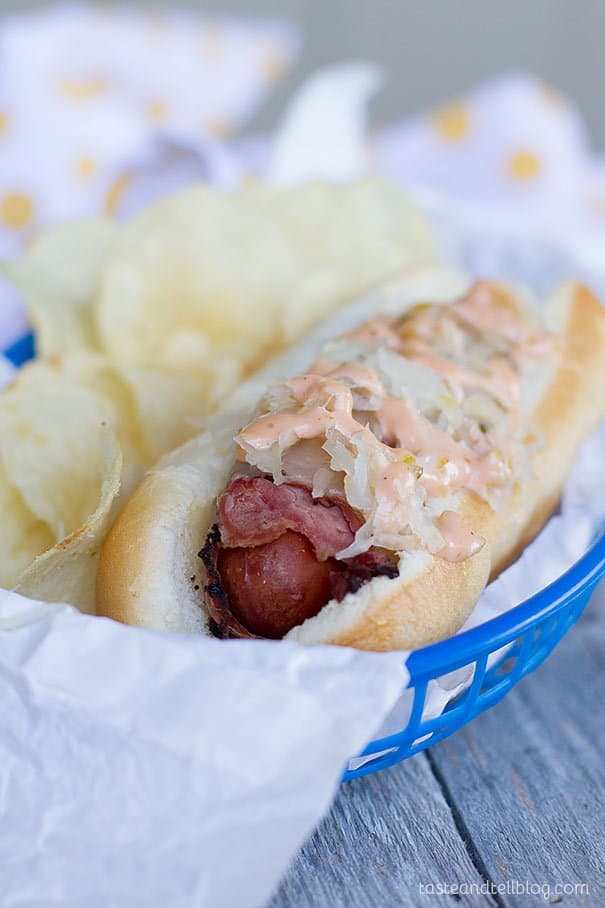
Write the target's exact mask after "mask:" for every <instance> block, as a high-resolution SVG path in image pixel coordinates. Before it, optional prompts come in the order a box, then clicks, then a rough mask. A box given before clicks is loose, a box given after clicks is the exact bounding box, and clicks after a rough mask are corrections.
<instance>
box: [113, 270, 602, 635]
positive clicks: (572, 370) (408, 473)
mask: <svg viewBox="0 0 605 908" xmlns="http://www.w3.org/2000/svg"><path fill="white" fill-rule="evenodd" d="M338 322H339V323H340V324H338V328H340V330H336V331H335V330H334V327H335V323H338ZM331 334H332V340H328V338H329V337H330V335H331ZM334 336H335V339H334ZM604 353H605V313H604V312H603V310H602V309H601V306H600V304H599V303H598V301H597V300H596V299H595V298H594V297H593V296H592V295H591V294H590V293H589V292H588V291H587V290H586V289H585V288H582V287H580V286H578V285H573V284H569V285H566V286H565V287H562V288H561V289H560V290H558V291H557V292H556V293H555V294H553V296H552V297H551V298H550V299H549V300H548V301H547V302H546V303H545V304H544V305H542V306H538V305H537V304H536V303H535V301H533V300H532V298H531V297H530V295H529V294H527V292H525V291H521V290H519V289H517V288H513V287H509V286H507V285H504V284H501V283H498V282H491V281H478V282H475V283H473V284H471V283H470V282H468V281H466V280H465V279H464V278H461V277H459V276H457V275H455V274H453V273H452V272H451V271H449V270H448V269H432V270H431V271H430V272H425V273H417V274H415V275H409V276H407V277H405V278H403V279H402V280H400V281H399V282H394V283H393V284H391V285H389V286H388V287H386V288H383V289H381V290H378V291H376V292H375V293H374V294H372V295H370V297H369V298H367V299H366V300H363V301H357V302H356V303H354V304H352V305H351V306H350V307H348V309H345V310H342V311H341V312H340V313H338V315H337V316H336V317H334V318H333V319H331V320H330V322H329V323H328V324H326V325H325V326H324V327H323V328H320V329H319V331H318V332H316V335H315V336H314V337H313V338H312V339H311V340H310V342H309V344H308V345H306V346H305V347H303V348H300V349H299V350H298V351H294V352H291V353H290V354H289V355H287V356H286V357H282V358H281V360H279V361H276V362H275V363H274V364H273V365H271V366H270V367H269V368H268V369H267V370H265V372H264V374H262V375H260V376H258V377H257V378H256V379H254V380H252V381H251V382H249V383H248V384H247V385H245V386H244V387H243V388H242V389H241V390H240V391H239V392H238V394H236V395H235V397H234V398H233V400H232V401H231V402H230V404H228V405H227V406H226V408H225V412H224V413H223V414H222V415H219V416H217V417H216V418H215V419H214V420H213V421H212V422H211V423H210V424H209V425H208V427H207V429H206V431H205V432H204V433H202V435H200V436H199V437H198V438H197V439H195V440H194V441H193V442H189V443H188V444H187V445H185V446H184V447H183V448H181V449H179V450H178V451H176V452H175V453H174V454H173V455H170V456H169V457H168V458H167V459H165V460H164V461H163V462H162V463H160V465H159V466H158V468H157V469H156V470H154V471H151V472H150V473H149V474H148V476H147V477H146V478H145V480H144V481H143V483H142V485H141V486H140V488H139V489H138V490H137V492H136V493H135V496H134V497H133V499H132V500H131V501H130V502H129V504H128V505H127V506H126V508H125V509H124V511H123V512H122V514H121V515H120V517H119V518H118V520H117V522H116V524H115V525H114V527H113V528H112V531H111V532H110V534H109V536H108V539H107V541H106V543H105V545H104V548H103V552H102V555H101V562H100V567H99V573H98V577H97V607H98V611H99V613H100V614H104V615H108V616H110V617H115V618H117V619H119V620H123V621H127V622H130V623H138V624H143V625H145V626H152V627H162V628H168V629H170V628H172V629H175V630H194V631H202V632H209V633H212V634H214V635H215V636H219V637H223V638H226V637H260V638H271V639H279V638H282V637H287V638H288V639H294V640H298V641H299V642H302V643H321V642H328V643H336V644H343V645H353V646H358V647H361V648H365V649H377V650H380V649H392V648H410V647H415V646H419V645H423V644H425V643H428V642H431V641H433V640H436V639H440V638H442V637H444V636H447V635H448V634H451V633H453V632H455V631H456V630H457V629H458V628H459V627H460V626H461V624H462V623H463V622H464V620H465V619H466V617H467V616H468V614H469V613H470V611H471V610H472V608H473V606H474V604H475V603H476V601H477V599H478V597H479V595H480V594H481V592H482V590H483V588H484V587H485V585H486V583H487V582H488V580H489V578H490V577H494V576H496V574H497V573H498V572H499V571H500V570H501V569H502V568H503V567H505V566H506V565H507V564H508V563H509V562H510V561H511V560H512V559H514V558H515V557H516V555H517V554H518V552H519V551H520V550H521V549H522V547H523V546H524V545H525V544H527V542H528V541H529V540H530V539H531V538H532V537H533V536H534V535H535V534H536V532H538V530H539V529H540V527H541V526H542V524H543V523H544V521H545V520H546V519H547V517H548V515H549V514H550V512H551V510H552V508H553V507H554V505H555V504H556V501H557V498H558V495H559V491H560V487H561V484H562V482H563V481H564V478H565V475H566V473H567V471H568V469H569V465H570V463H571V459H572V457H573V454H574V452H575V450H576V448H577V446H578V444H579V443H580V441H581V440H582V439H583V438H584V437H585V436H586V434H587V433H588V432H589V431H590V430H591V428H592V427H593V426H594V425H595V424H596V422H597V421H598V420H599V419H600V418H601V417H602V416H603V414H604V413H605V356H604ZM288 367H290V368H288ZM288 373H289V375H290V377H286V378H284V377H283V376H284V375H288Z"/></svg>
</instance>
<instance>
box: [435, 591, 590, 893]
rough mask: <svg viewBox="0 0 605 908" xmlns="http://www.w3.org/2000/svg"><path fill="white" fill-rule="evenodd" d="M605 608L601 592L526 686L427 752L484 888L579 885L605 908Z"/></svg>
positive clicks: (516, 689)
mask: <svg viewBox="0 0 605 908" xmlns="http://www.w3.org/2000/svg"><path fill="white" fill-rule="evenodd" d="M604 605H605V589H602V591H599V596H598V599H595V600H593V602H591V604H590V605H589V608H588V610H587V612H586V613H585V615H584V617H583V618H582V619H581V620H580V621H579V622H578V624H577V625H576V626H575V627H574V628H572V630H571V631H570V632H569V633H568V634H567V635H566V637H565V638H564V639H563V641H562V642H561V643H560V645H559V647H558V649H557V650H555V652H554V653H553V654H552V656H551V657H550V659H548V660H547V661H546V662H545V663H544V664H543V666H542V667H541V668H540V669H539V670H538V671H537V672H536V673H535V674H534V675H533V676H530V677H528V678H527V679H525V680H524V681H523V682H521V683H520V684H519V685H518V686H517V687H516V688H515V689H514V690H513V691H512V692H511V693H510V694H509V695H508V696H507V697H505V699H504V700H503V701H502V703H501V704H500V705H499V706H498V707H496V708H495V709H493V710H491V712H488V713H486V714H485V715H484V716H482V717H481V719H480V720H479V721H477V722H475V723H472V724H470V725H468V726H466V727H465V728H464V729H462V730H461V732H460V733H459V734H458V735H455V736H453V737H452V738H449V739H448V740H447V741H444V742H443V743H442V744H441V745H439V746H437V747H435V748H434V749H433V750H432V751H431V752H430V760H431V763H432V765H433V768H434V770H435V771H436V773H437V775H438V777H439V778H440V780H441V782H442V784H443V786H444V790H445V791H446V793H447V796H448V798H449V799H450V800H451V802H452V803H454V804H455V805H456V809H457V810H458V812H459V814H460V815H461V816H462V817H463V818H464V823H465V824H466V827H467V828H468V831H469V834H470V836H471V837H472V840H473V842H474V845H475V847H476V849H477V851H478V852H479V854H480V855H481V858H482V861H483V864H484V865H485V867H486V870H487V873H488V874H489V876H490V877H491V879H493V880H494V881H495V882H496V883H506V881H507V880H518V881H521V882H524V881H526V880H529V881H534V882H544V883H547V884H549V885H550V886H551V887H553V886H554V885H555V884H557V883H559V884H565V883H583V884H585V885H586V886H588V888H589V892H588V895H587V897H586V904H589V905H599V904H605V709H604V706H603V704H604V703H605V608H604ZM553 897H556V896H554V895H553ZM576 898H578V899H579V895H578V894H577V895H576ZM504 901H505V904H507V905H521V904H527V900H526V899H525V898H523V897H522V896H518V897H515V896H514V895H509V896H507V897H506V898H505V899H504ZM540 901H541V899H540V898H539V897H538V898H537V900H536V903H540ZM564 901H565V902H566V903H567V902H569V903H570V904H574V901H573V898H572V897H571V896H570V899H568V898H564Z"/></svg>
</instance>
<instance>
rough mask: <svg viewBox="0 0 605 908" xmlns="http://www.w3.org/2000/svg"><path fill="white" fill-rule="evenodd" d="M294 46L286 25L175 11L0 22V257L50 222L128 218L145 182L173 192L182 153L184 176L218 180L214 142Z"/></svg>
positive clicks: (284, 65) (74, 8) (116, 9)
mask: <svg viewBox="0 0 605 908" xmlns="http://www.w3.org/2000/svg"><path fill="white" fill-rule="evenodd" d="M299 44H300V37H299V34H298V32H297V30H296V29H295V28H294V26H292V25H291V24H289V23H288V22H286V21H281V20H279V19H271V20H269V19H263V18H257V19H250V20H247V19H238V18H236V17H231V18H230V17H221V18H217V19H212V18H210V17H204V16H200V15H198V14H195V13H194V12H191V11H187V10H179V9H178V8H176V7H173V6H171V7H169V8H167V9H166V10H165V11H160V10H153V9H147V10H145V9H144V8H139V9H137V8H136V5H135V4H133V5H127V4H124V5H115V6H105V5H103V4H91V5H87V4H71V5H65V6H63V5H60V4H49V5H48V6H47V7H43V8H42V9H40V10H38V11H33V12H29V13H21V14H19V15H14V16H11V15H4V16H2V17H0V48H1V52H2V78H1V79H0V258H1V257H5V256H9V255H12V254H14V253H15V252H16V251H17V250H19V249H20V248H22V247H23V245H24V244H26V243H27V242H28V240H29V239H30V238H31V237H32V236H33V235H34V234H35V232H36V231H38V230H39V229H40V227H42V226H44V225H46V224H49V223H55V222H57V221H61V220H64V219H66V218H73V217H87V216H94V215H98V214H101V213H105V214H108V215H116V216H121V215H123V214H127V213H128V211H127V210H126V209H124V205H125V201H126V199H127V196H128V193H129V192H130V191H131V190H132V189H133V187H134V184H135V183H136V181H137V178H138V177H139V175H142V176H141V178H145V176H146V175H148V177H149V181H150V182H153V181H155V182H157V183H158V186H160V185H161V186H164V189H165V191H166V190H168V189H170V188H172V186H171V185H170V181H167V182H166V184H164V183H162V182H161V179H159V180H158V179H156V176H155V173H156V171H157V170H158V169H160V170H162V169H163V170H169V171H171V170H174V168H175V166H176V165H175V161H176V162H177V164H179V166H180V163H179V161H180V158H179V155H180V154H181V152H180V149H182V148H184V147H186V148H187V149H189V150H190V158H191V160H190V162H189V165H188V166H189V170H188V171H187V174H184V173H183V175H182V177H181V179H182V180H184V179H185V178H186V177H187V178H198V179H199V178H202V177H205V176H206V177H208V176H212V173H213V172H212V171H211V166H210V165H211V162H210V161H209V158H208V152H207V151H206V148H207V146H208V145H209V144H210V145H212V146H214V145H215V144H216V143H218V142H223V141H224V140H225V139H226V138H227V137H230V136H232V135H234V134H235V133H237V130H238V129H239V128H240V127H241V126H242V124H243V123H244V122H245V121H246V120H248V119H249V118H250V116H251V115H252V114H253V113H254V111H255V110H256V109H257V108H258V106H259V105H260V104H261V103H262V102H263V101H264V100H265V98H266V97H267V95H268V94H269V92H271V91H273V90H274V88H275V85H276V83H277V82H278V81H279V80H280V79H281V78H282V77H283V76H284V74H285V73H286V72H287V70H288V69H289V67H290V66H291V65H292V64H293V62H294V61H295V59H296V57H297V54H298V50H299ZM191 162H194V163H195V166H193V164H192V163H191ZM154 168H155V170H154ZM152 170H153V171H154V172H153V174H152ZM162 179H163V177H162ZM177 182H178V181H177ZM139 195H140V197H141V198H143V196H144V193H142V194H141V193H140V194H139Z"/></svg>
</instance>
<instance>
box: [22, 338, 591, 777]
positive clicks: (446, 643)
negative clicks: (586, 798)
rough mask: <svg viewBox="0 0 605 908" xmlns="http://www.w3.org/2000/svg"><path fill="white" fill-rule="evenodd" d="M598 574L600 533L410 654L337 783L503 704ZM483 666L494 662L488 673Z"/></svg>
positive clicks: (26, 347) (26, 350) (30, 349)
mask: <svg viewBox="0 0 605 908" xmlns="http://www.w3.org/2000/svg"><path fill="white" fill-rule="evenodd" d="M4 355H5V356H6V358H7V359H9V360H10V361H11V362H12V363H13V364H14V365H16V366H21V365H23V363H25V362H27V360H29V359H31V358H32V357H33V356H34V355H35V349H34V339H33V336H32V335H27V336H25V337H23V338H21V339H20V340H19V341H18V342H17V343H15V344H13V345H12V346H11V347H10V348H9V349H8V350H6V351H5V353H4ZM604 574H605V532H603V533H602V534H600V535H599V537H598V538H597V539H596V541H595V542H594V543H593V545H592V546H591V548H590V549H589V550H588V551H587V552H586V553H585V554H584V555H583V556H582V557H581V558H580V559H578V561H577V562H576V563H575V564H574V565H572V567H571V568H569V570H567V571H566V572H565V573H564V574H562V575H561V577H559V578H558V579H557V580H555V581H554V582H553V583H551V584H549V585H548V586H546V587H545V588H544V589H542V590H540V591H539V592H538V593H536V594H535V595H533V596H530V598H529V599H526V600H525V602H522V603H520V604H519V605H517V606H515V607H514V608H511V609H510V610H509V611H507V612H505V613H504V614H503V615H500V616H499V617H497V618H493V619H492V620H490V621H487V622H486V623H485V624H482V625H480V626H478V627H475V628H473V629H472V630H469V631H465V632H464V633H461V634H458V635H457V636H455V637H451V638H450V639H448V640H443V641H442V642H441V643H435V644H433V645H431V646H425V647H423V648H422V649H419V650H416V651H415V652H413V653H412V654H411V656H410V657H409V659H408V662H407V668H408V671H409V673H410V680H409V683H408V695H409V697H410V699H411V705H410V710H409V714H408V718H407V721H405V727H404V728H402V729H401V730H400V731H398V732H397V733H396V734H392V735H389V736H388V737H383V738H378V739H376V740H375V741H372V742H371V743H370V744H368V746H367V747H366V749H365V750H364V751H363V753H362V754H360V756H359V757H356V758H354V759H353V760H351V761H350V762H349V768H348V769H347V771H346V772H345V774H344V776H343V779H344V780H349V779H355V778H357V777H359V776H364V775H368V774H369V773H372V772H377V771H378V770H379V769H385V768H386V767H387V766H392V765H393V764H394V763H399V762H400V761H401V760H405V759H406V758H407V757H410V756H412V755H413V754H415V753H418V752H419V751H421V750H424V749H425V748H427V747H430V746H431V745H432V744H436V743H437V742H438V741H442V740H443V739H444V738H446V737H447V736H448V735H451V734H453V732H455V731H457V730H458V729H459V728H461V727H462V726H463V725H465V724H466V723H467V722H470V720H471V719H474V718H475V716H478V715H479V714H480V713H482V712H484V710H486V709H489V708H490V707H491V706H493V705H494V704H495V703H497V702H498V701H499V700H501V699H502V697H504V696H505V695H506V694H507V693H508V691H509V690H510V689H511V688H512V687H513V686H514V685H515V684H516V683H517V681H519V680H520V679H521V678H523V677H524V676H525V675H527V674H528V673H529V672H531V671H533V670H534V669H535V668H537V666H538V665H540V663H541V662H543V661H544V659H545V658H546V657H547V656H548V654H549V653H550V652H551V651H552V650H553V648H554V647H555V646H556V644H557V643H558V642H559V640H560V639H561V637H562V636H563V635H564V634H565V632H566V631H567V629H568V628H569V627H570V626H571V625H572V624H573V623H574V621H576V620H577V619H578V618H579V616H580V615H581V613H582V611H583V610H584V608H585V607H586V605H587V603H588V600H589V599H590V596H591V594H592V592H593V590H594V588H595V586H596V585H597V583H598V581H599V580H600V579H601V577H602V576H603V575H604ZM500 651H502V652H500ZM488 662H494V664H493V665H491V667H489V668H488ZM464 667H467V668H468V670H469V671H468V675H469V678H470V679H471V680H470V681H469V683H468V686H467V687H466V689H465V690H463V691H462V692H461V693H459V694H458V696H457V697H456V698H455V699H453V700H452V701H451V702H450V703H449V704H448V706H447V707H446V709H445V710H444V712H443V713H442V714H441V715H439V716H436V717H430V718H427V717H425V716H424V712H425V702H426V694H427V688H428V686H429V684H430V683H431V682H432V681H436V680H437V679H438V678H442V677H443V676H444V675H447V674H449V673H450V672H453V671H455V670H456V669H460V668H464Z"/></svg>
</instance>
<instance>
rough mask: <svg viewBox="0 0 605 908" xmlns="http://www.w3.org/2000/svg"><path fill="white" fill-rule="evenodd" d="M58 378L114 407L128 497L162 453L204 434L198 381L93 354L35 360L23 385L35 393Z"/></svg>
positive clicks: (203, 400)
mask: <svg viewBox="0 0 605 908" xmlns="http://www.w3.org/2000/svg"><path fill="white" fill-rule="evenodd" d="M56 378H61V379H63V380H65V381H67V382H69V383H71V384H72V385H74V386H80V387H87V388H91V389H92V390H93V391H96V392H98V393H100V394H102V395H103V396H104V397H105V398H106V400H107V401H110V402H111V404H112V405H113V410H114V418H113V422H114V427H115V430H116V433H117V436H118V440H119V442H120V445H121V447H122V454H123V459H124V470H123V474H122V488H123V491H125V492H127V491H128V490H130V489H131V488H132V487H133V485H134V484H135V483H136V482H137V481H138V479H139V478H140V477H141V474H142V473H143V471H144V470H145V469H147V468H148V467H150V466H151V465H152V464H153V463H155V462H156V461H157V460H158V459H159V458H160V457H161V456H162V454H165V453H166V452H167V451H169V450H171V449H172V448H176V447H177V446H178V445H180V444H181V443H182V442H183V441H186V440H187V439H188V438H190V437H191V436H192V435H193V434H195V433H196V432H197V431H199V424H200V420H201V418H202V416H203V415H204V414H205V413H206V410H207V395H206V390H205V385H204V383H203V382H201V381H199V380H198V379H191V378H189V377H188V376H186V375H184V374H183V373H179V372H176V371H170V372H169V371H168V370H163V371H159V370H157V369H150V368H148V367H146V366H136V365H130V364H128V363H126V364H125V363H120V362H118V361H116V360H111V359H110V358H109V357H107V356H104V355H102V354H100V353H92V352H88V351H81V352H75V353H68V354H65V355H64V356H58V357H50V358H47V359H41V360H34V361H33V362H32V363H29V364H28V365H27V366H25V367H24V368H23V369H22V370H21V373H20V377H19V383H20V386H21V387H25V386H28V387H31V388H34V389H35V388H38V387H44V384H45V382H46V381H47V379H50V380H51V381H52V380H53V379H56Z"/></svg>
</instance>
